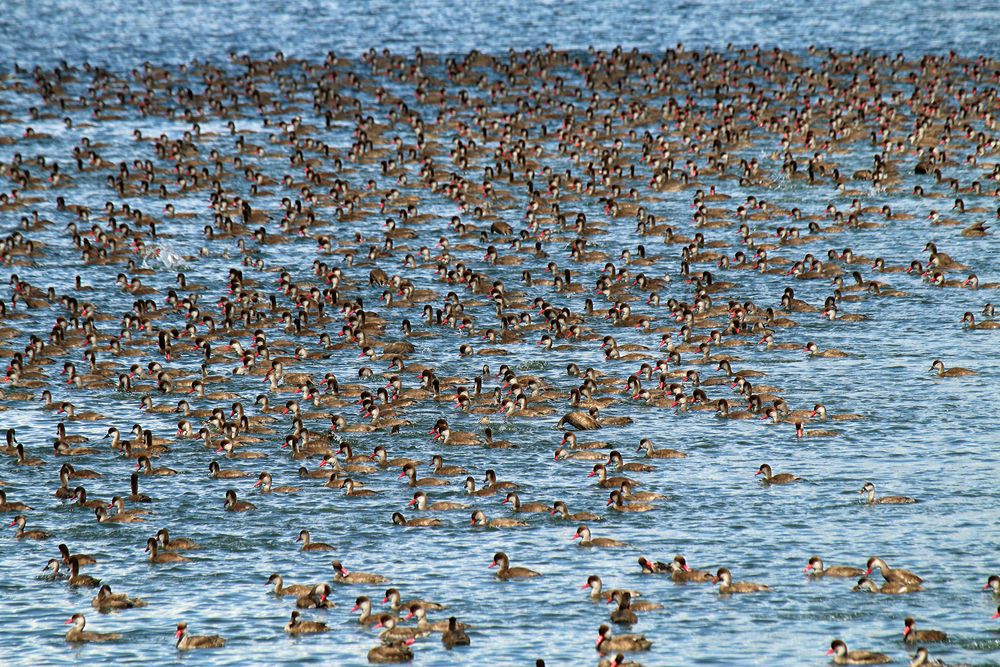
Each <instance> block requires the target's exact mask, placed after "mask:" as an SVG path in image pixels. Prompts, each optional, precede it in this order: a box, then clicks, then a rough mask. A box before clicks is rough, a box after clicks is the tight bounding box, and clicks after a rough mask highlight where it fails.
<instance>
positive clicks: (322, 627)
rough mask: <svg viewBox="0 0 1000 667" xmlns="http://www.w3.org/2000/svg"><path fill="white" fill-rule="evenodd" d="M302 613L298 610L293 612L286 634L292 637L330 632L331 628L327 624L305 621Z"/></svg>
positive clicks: (287, 624)
mask: <svg viewBox="0 0 1000 667" xmlns="http://www.w3.org/2000/svg"><path fill="white" fill-rule="evenodd" d="M301 616H302V613H301V612H299V610H298V609H293V610H292V616H291V618H290V619H289V620H288V623H286V624H285V632H287V633H288V634H290V635H308V634H315V633H318V632H329V630H330V628H329V627H328V626H327V625H326V623H320V622H319V621H303V620H302V618H301Z"/></svg>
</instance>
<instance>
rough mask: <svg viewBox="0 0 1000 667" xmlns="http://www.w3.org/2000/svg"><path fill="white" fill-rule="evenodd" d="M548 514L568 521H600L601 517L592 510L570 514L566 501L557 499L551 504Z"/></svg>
mask: <svg viewBox="0 0 1000 667" xmlns="http://www.w3.org/2000/svg"><path fill="white" fill-rule="evenodd" d="M549 514H550V515H552V516H555V517H558V518H560V519H567V520H569V521H601V517H600V516H599V515H597V514H594V513H592V512H575V513H572V514H571V513H570V511H569V508H568V507H567V506H566V503H565V502H563V501H562V500H557V501H555V502H554V503H553V504H552V509H550V510H549Z"/></svg>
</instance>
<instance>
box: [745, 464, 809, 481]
mask: <svg viewBox="0 0 1000 667" xmlns="http://www.w3.org/2000/svg"><path fill="white" fill-rule="evenodd" d="M758 475H763V476H764V479H763V480H762V481H763V482H764V484H765V485H770V484H791V483H792V482H801V481H802V478H801V477H796V476H795V475H793V474H792V473H790V472H782V473H778V474H777V475H775V474H773V473H772V472H771V466H769V465H768V464H766V463H763V464H761V466H760V468H758V469H757V472H756V473H754V476H755V477H756V476H758Z"/></svg>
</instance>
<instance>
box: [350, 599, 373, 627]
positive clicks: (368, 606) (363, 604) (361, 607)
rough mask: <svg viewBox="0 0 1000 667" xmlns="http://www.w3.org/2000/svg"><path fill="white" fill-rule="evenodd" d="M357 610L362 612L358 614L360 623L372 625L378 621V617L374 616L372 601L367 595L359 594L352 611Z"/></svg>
mask: <svg viewBox="0 0 1000 667" xmlns="http://www.w3.org/2000/svg"><path fill="white" fill-rule="evenodd" d="M356 611H360V612H361V613H360V614H359V615H358V623H360V624H361V625H372V624H373V623H376V622H377V621H378V618H377V617H375V616H372V601H371V600H370V599H369V598H368V596H367V595H359V596H358V597H357V599H355V600H354V606H353V607H351V613H352V614H353V613H354V612H356Z"/></svg>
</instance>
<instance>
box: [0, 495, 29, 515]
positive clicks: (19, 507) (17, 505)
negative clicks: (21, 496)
mask: <svg viewBox="0 0 1000 667" xmlns="http://www.w3.org/2000/svg"><path fill="white" fill-rule="evenodd" d="M30 509H32V508H31V507H30V506H28V505H26V504H24V503H22V502H10V501H8V500H7V492H6V491H4V490H3V489H0V514H7V513H10V512H26V511H28V510H30Z"/></svg>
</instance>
